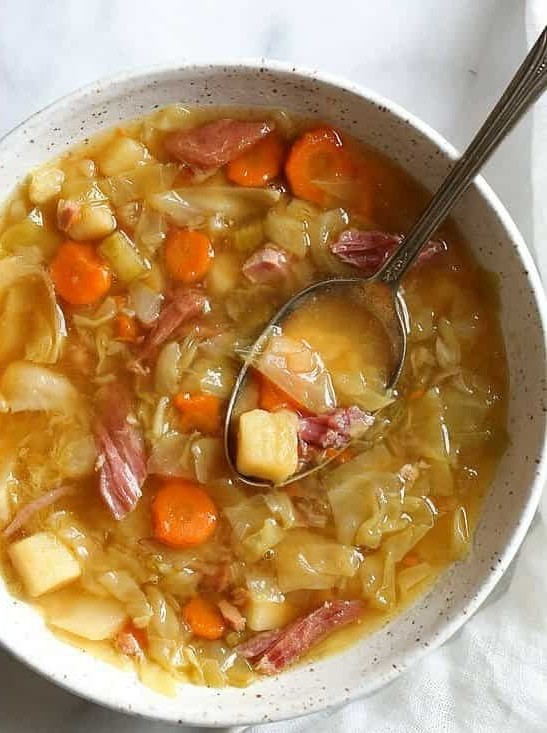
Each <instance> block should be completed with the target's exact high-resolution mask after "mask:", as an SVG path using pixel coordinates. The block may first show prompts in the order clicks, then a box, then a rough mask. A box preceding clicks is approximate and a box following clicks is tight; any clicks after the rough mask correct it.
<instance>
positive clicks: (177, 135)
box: [164, 118, 275, 176]
mask: <svg viewBox="0 0 547 733" xmlns="http://www.w3.org/2000/svg"><path fill="white" fill-rule="evenodd" d="M274 127H275V125H274V123H273V122H270V121H264V122H241V121H240V120H231V119H228V118H226V119H221V120H215V121H214V122H208V123H206V124H205V125H201V126H200V127H195V128H193V129H191V130H176V131H174V132H171V133H169V134H168V135H166V137H165V142H164V145H165V148H166V150H167V152H168V153H169V154H170V155H172V156H173V157H174V158H176V159H177V160H178V161H179V162H181V163H184V164H186V165H188V166H190V167H191V168H193V169H194V170H195V171H196V172H198V174H199V175H201V176H203V175H204V174H206V173H208V172H209V171H214V170H217V169H218V168H221V167H222V166H223V165H225V164H226V163H229V162H230V161H231V160H233V159H234V158H236V157H237V156H238V155H240V154H241V153H243V152H244V151H245V150H247V149H248V148H250V147H251V146H252V145H254V144H255V143H257V142H258V141H259V140H261V139H262V138H263V137H266V135H269V134H270V132H272V130H273V129H274Z"/></svg>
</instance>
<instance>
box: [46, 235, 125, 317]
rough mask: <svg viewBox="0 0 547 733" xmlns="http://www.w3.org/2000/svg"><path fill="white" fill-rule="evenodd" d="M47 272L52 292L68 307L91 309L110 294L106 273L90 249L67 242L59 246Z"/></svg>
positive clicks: (104, 266) (101, 262)
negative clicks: (56, 293) (79, 306)
mask: <svg viewBox="0 0 547 733" xmlns="http://www.w3.org/2000/svg"><path fill="white" fill-rule="evenodd" d="M49 271H50V274H51V277H52V279H53V283H54V285H55V289H56V290H57V292H58V293H59V295H60V296H61V298H63V300H66V301H67V303H70V304H71V305H91V304H92V303H96V302H97V301H98V300H100V299H101V298H102V297H104V296H105V295H106V294H107V292H108V291H109V290H110V285H111V284H112V276H111V275H110V270H109V269H108V267H107V266H106V264H105V263H104V262H103V260H102V259H101V258H100V257H99V256H98V255H97V253H96V252H95V249H94V247H93V245H91V244H85V243H83V242H72V241H70V240H68V241H66V242H63V244H61V245H60V247H59V249H58V250H57V253H56V255H55V257H54V258H53V260H52V262H51V264H50V266H49Z"/></svg>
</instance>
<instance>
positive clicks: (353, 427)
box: [298, 406, 374, 448]
mask: <svg viewBox="0 0 547 733" xmlns="http://www.w3.org/2000/svg"><path fill="white" fill-rule="evenodd" d="M373 423H374V416H373V415H371V414H370V413H369V412H364V411H363V410H361V409H360V408H359V407H355V406H354V407H338V408H336V409H335V410H332V411H330V412H325V413H323V414H322V415H316V416H315V417H301V418H300V420H299V425H298V437H299V438H300V440H301V441H303V442H304V443H306V444H308V445H314V446H316V447H317V448H342V447H343V446H344V445H345V444H346V443H347V442H348V441H349V440H350V439H351V438H356V437H358V436H359V435H361V434H363V433H364V432H365V431H366V430H367V429H368V428H370V426H371V425H373Z"/></svg>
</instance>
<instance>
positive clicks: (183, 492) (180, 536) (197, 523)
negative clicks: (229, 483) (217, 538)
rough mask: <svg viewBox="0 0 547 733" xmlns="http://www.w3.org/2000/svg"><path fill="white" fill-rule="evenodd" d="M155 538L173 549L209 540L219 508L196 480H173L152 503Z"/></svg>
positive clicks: (165, 485) (166, 484)
mask: <svg viewBox="0 0 547 733" xmlns="http://www.w3.org/2000/svg"><path fill="white" fill-rule="evenodd" d="M152 520H153V526H154V537H155V538H156V539H157V540H159V541H160V542H163V543H164V544H166V545H170V546H171V547H192V546H194V545H201V544H202V543H203V542H205V541H206V540H208V539H209V537H210V536H211V535H212V534H213V532H214V531H215V527H216V524H217V509H216V507H215V505H214V504H213V502H212V500H211V499H210V497H209V496H208V494H207V493H206V492H205V491H204V490H203V489H202V488H201V486H200V485H199V484H197V483H195V482H194V481H187V480H185V479H172V480H170V481H167V482H166V483H165V484H164V485H163V486H162V487H161V489H160V490H159V491H158V493H157V494H156V496H155V497H154V500H153V502H152Z"/></svg>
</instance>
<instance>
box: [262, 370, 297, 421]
mask: <svg viewBox="0 0 547 733" xmlns="http://www.w3.org/2000/svg"><path fill="white" fill-rule="evenodd" d="M257 378H258V380H259V394H258V403H259V407H260V408H261V409H262V410H267V411H268V412H276V411H277V410H294V411H295V412H302V410H303V407H302V405H300V404H299V403H298V402H297V401H296V400H295V399H293V398H292V397H291V396H290V395H289V394H287V392H285V391H284V390H282V389H281V388H280V387H278V386H277V384H275V383H274V382H272V380H271V379H268V377H265V376H264V375H263V374H257Z"/></svg>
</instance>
